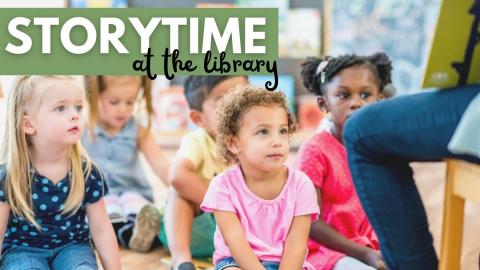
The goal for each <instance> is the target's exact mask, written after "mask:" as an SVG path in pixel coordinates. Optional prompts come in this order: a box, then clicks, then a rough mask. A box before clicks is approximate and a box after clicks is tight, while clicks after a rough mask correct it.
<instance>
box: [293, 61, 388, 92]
mask: <svg viewBox="0 0 480 270" xmlns="http://www.w3.org/2000/svg"><path fill="white" fill-rule="evenodd" d="M323 61H328V63H327V65H326V66H325V67H324V69H323V71H324V72H325V81H324V82H322V81H321V80H320V75H319V74H317V69H318V66H319V65H320V63H322V62H323ZM301 66H302V71H301V74H302V80H303V85H304V86H305V87H306V88H307V90H308V91H309V92H311V93H313V94H315V95H318V96H321V95H323V90H324V89H323V88H324V86H325V85H326V84H328V83H329V82H330V81H332V80H333V78H334V77H335V76H336V75H337V74H338V73H339V72H341V71H342V70H344V69H346V68H349V67H354V66H364V67H366V68H368V69H370V71H371V72H372V74H373V76H374V77H375V80H376V83H377V86H378V90H379V91H380V92H381V93H382V92H383V90H384V88H385V86H386V85H388V84H391V83H392V62H391V61H390V58H389V57H388V55H387V54H385V53H382V52H377V53H374V54H372V55H369V56H359V55H355V54H346V55H340V56H338V57H331V56H325V57H323V58H317V57H308V58H307V60H306V61H305V62H304V63H302V65H301Z"/></svg>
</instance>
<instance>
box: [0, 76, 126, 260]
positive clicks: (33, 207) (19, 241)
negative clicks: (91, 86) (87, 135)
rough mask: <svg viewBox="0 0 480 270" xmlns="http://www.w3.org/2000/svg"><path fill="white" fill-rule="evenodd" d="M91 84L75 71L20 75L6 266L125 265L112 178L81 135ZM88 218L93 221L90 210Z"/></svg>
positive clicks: (10, 145) (8, 152)
mask: <svg viewBox="0 0 480 270" xmlns="http://www.w3.org/2000/svg"><path fill="white" fill-rule="evenodd" d="M84 99H85V90H84V87H83V84H82V83H81V81H79V80H78V79H77V78H75V77H71V76H19V77H18V79H17V81H16V82H15V85H14V87H13V89H12V90H11V91H10V93H9V97H8V101H7V119H6V130H5V138H4V141H3V146H2V152H1V161H0V243H1V244H2V245H1V257H0V269H97V263H96V258H95V255H94V253H93V249H92V243H91V240H93V244H94V245H95V247H96V249H97V251H98V253H99V255H100V259H101V261H102V264H103V266H104V268H105V269H120V260H119V255H118V246H117V244H116V242H115V235H114V233H113V229H112V226H111V225H110V223H109V219H108V216H107V213H106V210H105V204H104V201H103V198H102V197H103V196H104V195H105V193H106V192H107V186H106V184H105V182H104V180H103V177H102V175H101V174H100V172H99V170H98V169H97V168H96V167H95V166H94V165H93V164H92V162H91V161H90V159H89V157H88V155H87V154H86V153H85V152H84V150H83V148H82V146H81V144H80V141H79V140H80V137H81V134H82V131H83V128H84V125H83V120H82V117H81V113H82V109H83V103H84ZM86 217H87V218H88V223H87V222H86V219H85V218H86Z"/></svg>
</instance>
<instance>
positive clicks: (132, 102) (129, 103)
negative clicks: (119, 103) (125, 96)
mask: <svg viewBox="0 0 480 270" xmlns="http://www.w3.org/2000/svg"><path fill="white" fill-rule="evenodd" d="M133 104H135V101H127V105H128V106H132V105H133Z"/></svg>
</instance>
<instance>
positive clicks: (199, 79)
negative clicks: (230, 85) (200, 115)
mask: <svg viewBox="0 0 480 270" xmlns="http://www.w3.org/2000/svg"><path fill="white" fill-rule="evenodd" d="M237 76H239V77H245V79H247V80H248V76H245V75H215V76H188V78H187V79H186V80H185V83H184V87H185V97H186V99H187V103H188V106H189V107H190V109H191V110H197V111H200V112H201V111H202V104H203V102H204V101H205V99H207V97H208V95H209V94H210V92H212V90H213V88H215V86H217V85H218V84H220V83H221V82H223V81H226V80H227V79H230V78H233V77H237Z"/></svg>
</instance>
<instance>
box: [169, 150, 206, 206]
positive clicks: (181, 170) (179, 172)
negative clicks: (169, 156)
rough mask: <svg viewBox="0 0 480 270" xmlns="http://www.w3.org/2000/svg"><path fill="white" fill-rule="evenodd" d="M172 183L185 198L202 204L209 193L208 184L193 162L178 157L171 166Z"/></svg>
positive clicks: (170, 177)
mask: <svg viewBox="0 0 480 270" xmlns="http://www.w3.org/2000/svg"><path fill="white" fill-rule="evenodd" d="M169 179H170V184H171V185H172V186H173V187H174V188H175V190H176V191H177V192H178V193H179V194H180V195H181V196H182V197H184V198H185V199H187V200H189V201H191V202H193V203H195V204H196V205H200V204H201V203H202V201H203V197H205V194H206V193H207V189H208V184H207V183H206V182H205V180H204V179H203V178H202V177H201V176H199V175H198V174H197V172H196V168H195V165H194V164H193V162H191V161H190V160H188V159H186V158H181V157H180V158H176V159H175V160H174V161H173V163H172V166H171V168H170V174H169Z"/></svg>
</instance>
